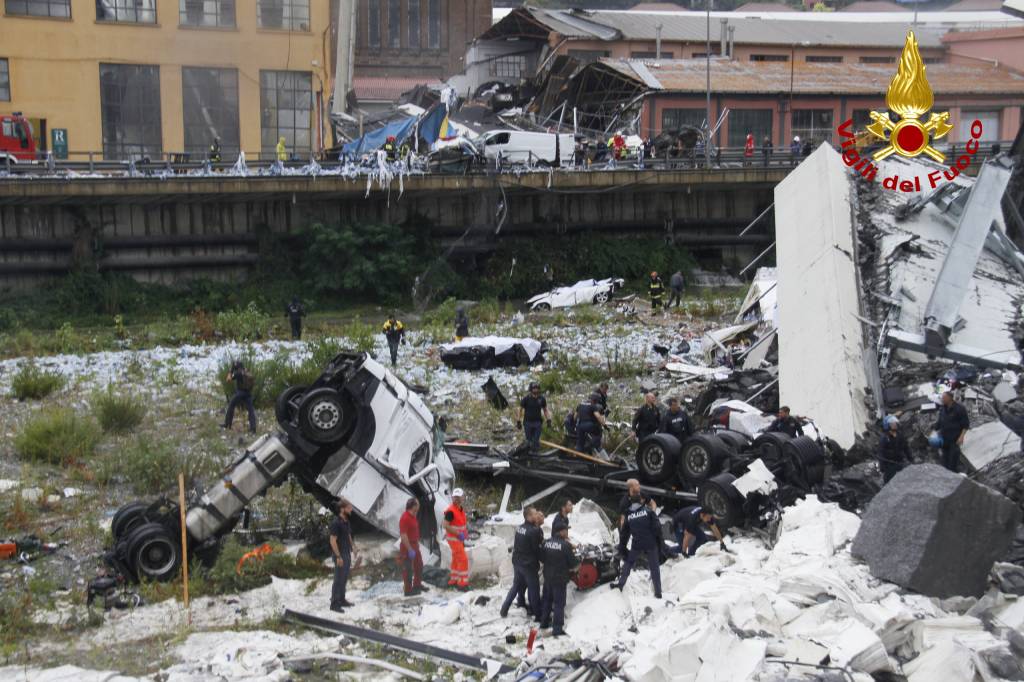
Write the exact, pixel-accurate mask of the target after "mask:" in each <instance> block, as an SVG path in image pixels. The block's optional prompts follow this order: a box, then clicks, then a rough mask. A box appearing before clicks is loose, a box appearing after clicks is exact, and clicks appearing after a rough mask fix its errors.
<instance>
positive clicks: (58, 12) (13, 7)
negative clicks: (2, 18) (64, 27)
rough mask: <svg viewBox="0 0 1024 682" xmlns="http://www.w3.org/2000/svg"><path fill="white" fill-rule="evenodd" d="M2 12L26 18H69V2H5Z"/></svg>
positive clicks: (61, 0)
mask: <svg viewBox="0 0 1024 682" xmlns="http://www.w3.org/2000/svg"><path fill="white" fill-rule="evenodd" d="M4 12H5V13H7V14H11V15H19V16H27V17H59V18H62V19H69V18H71V0H5V2H4Z"/></svg>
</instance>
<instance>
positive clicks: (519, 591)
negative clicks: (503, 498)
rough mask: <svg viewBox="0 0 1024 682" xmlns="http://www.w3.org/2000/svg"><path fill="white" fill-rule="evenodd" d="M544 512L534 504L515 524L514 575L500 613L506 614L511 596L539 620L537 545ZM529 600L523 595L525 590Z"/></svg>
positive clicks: (542, 535) (510, 603)
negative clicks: (516, 525)
mask: <svg viewBox="0 0 1024 682" xmlns="http://www.w3.org/2000/svg"><path fill="white" fill-rule="evenodd" d="M543 523H544V516H543V514H541V513H540V512H538V511H537V510H536V509H535V508H533V507H527V508H526V509H524V510H523V523H522V524H520V525H519V527H518V528H516V537H515V542H514V544H513V545H512V568H513V570H514V571H515V577H514V578H513V579H512V587H511V589H509V591H508V594H507V595H505V603H503V604H502V605H501V617H502V618H505V617H506V616H508V610H509V607H511V606H512V600H513V599H515V600H517V602H518V604H517V605H518V606H521V607H525V608H526V611H527V613H528V614H530V616H532V617H533V618H535V619H537V620H540V609H541V601H540V576H539V575H538V571H539V570H540V546H541V545H542V544H543V543H544V531H543V530H541V528H540V527H541V524H543ZM524 592H525V593H526V595H525V596H526V597H527V598H528V599H529V602H527V601H526V599H524V594H523V593H524Z"/></svg>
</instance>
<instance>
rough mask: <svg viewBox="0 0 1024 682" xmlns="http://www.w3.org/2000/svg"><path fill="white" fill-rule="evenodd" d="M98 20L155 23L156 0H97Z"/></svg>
mask: <svg viewBox="0 0 1024 682" xmlns="http://www.w3.org/2000/svg"><path fill="white" fill-rule="evenodd" d="M96 21H111V22H115V23H118V22H123V23H126V24H155V23H156V0H96Z"/></svg>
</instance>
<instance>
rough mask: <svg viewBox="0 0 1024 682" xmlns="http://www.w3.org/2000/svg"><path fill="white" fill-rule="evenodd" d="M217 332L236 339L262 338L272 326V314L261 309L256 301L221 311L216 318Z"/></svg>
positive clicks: (252, 339) (253, 339)
mask: <svg viewBox="0 0 1024 682" xmlns="http://www.w3.org/2000/svg"><path fill="white" fill-rule="evenodd" d="M214 328H215V329H216V331H217V333H218V334H220V335H221V336H223V337H224V338H227V339H233V340H236V341H255V340H257V339H262V338H263V337H264V336H266V334H267V330H268V329H269V328H270V316H269V315H267V314H266V313H264V312H263V311H262V310H260V309H259V306H257V305H256V302H255V301H250V302H249V304H248V305H247V306H246V307H245V308H235V309H233V310H227V311H225V312H222V313H219V314H218V315H217V317H216V319H215V320H214Z"/></svg>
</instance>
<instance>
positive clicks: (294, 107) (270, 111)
mask: <svg viewBox="0 0 1024 682" xmlns="http://www.w3.org/2000/svg"><path fill="white" fill-rule="evenodd" d="M260 110H261V119H262V127H261V140H262V147H263V153H264V154H266V155H271V156H272V155H273V153H274V149H275V148H276V147H277V141H278V139H279V138H282V137H283V138H284V143H285V146H286V147H287V148H288V152H289V153H291V154H297V155H298V156H300V157H305V156H309V152H310V149H311V147H310V129H311V127H312V113H313V74H311V73H310V72H308V71H260Z"/></svg>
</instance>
